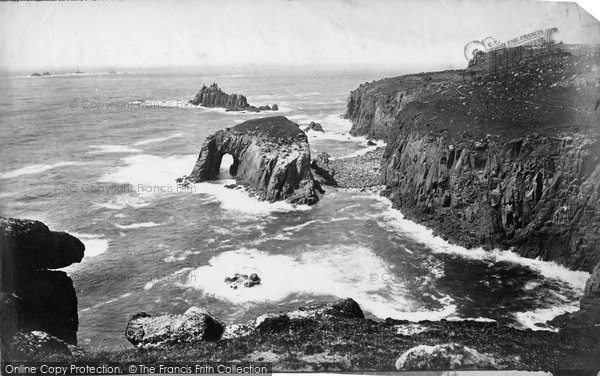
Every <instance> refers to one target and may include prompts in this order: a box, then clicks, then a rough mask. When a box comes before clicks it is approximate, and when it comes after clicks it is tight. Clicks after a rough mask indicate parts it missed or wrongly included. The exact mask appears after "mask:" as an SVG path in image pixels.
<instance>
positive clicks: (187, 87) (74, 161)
mask: <svg viewBox="0 0 600 376" xmlns="http://www.w3.org/2000/svg"><path fill="white" fill-rule="evenodd" d="M401 73H403V72H386V73H383V72H343V73H341V72H335V73H331V72H294V73H282V74H260V73H249V74H221V75H219V74H214V73H211V75H206V74H203V73H202V72H173V73H164V72H161V73H156V72H155V73H125V72H120V73H116V74H108V73H98V74H64V75H55V76H45V77H25V76H12V77H4V78H1V79H0V123H1V127H2V130H1V141H0V142H1V154H0V213H1V214H2V215H3V216H9V217H18V218H29V219H36V220H40V221H42V222H44V223H45V224H46V225H47V226H48V227H49V228H50V229H51V230H54V231H66V232H68V233H70V234H72V235H75V236H77V237H78V238H79V239H81V240H82V241H83V243H84V244H85V246H86V250H85V257H84V258H83V261H82V262H81V263H78V264H74V265H71V266H69V267H67V268H64V269H63V270H64V271H66V272H67V273H68V274H69V276H70V277H71V278H72V279H73V283H74V286H75V290H76V292H77V298H78V310H79V331H78V340H79V344H80V345H81V346H83V347H84V348H93V349H96V350H101V349H104V348H120V347H122V348H129V347H131V345H130V344H129V343H128V342H127V340H126V339H125V335H124V332H125V328H126V325H127V321H128V319H129V318H130V317H131V315H133V314H135V313H138V312H147V313H150V314H152V315H158V314H163V313H171V314H178V313H183V312H184V311H186V310H187V309H188V308H189V307H191V306H198V307H203V308H206V309H207V310H208V311H210V312H211V313H212V314H213V315H214V316H216V317H217V318H219V319H220V320H222V321H224V322H225V323H228V324H229V323H244V322H247V321H250V320H253V319H254V318H255V317H257V316H259V315H262V314H264V313H269V312H279V311H288V310H294V309H297V308H298V307H300V306H303V305H308V304H318V303H328V302H332V301H334V300H336V299H338V298H346V297H351V298H353V299H354V300H356V301H357V302H358V303H359V305H360V306H361V308H362V309H363V311H364V312H365V315H366V316H367V317H369V318H372V319H375V320H382V319H385V318H387V317H391V318H394V319H405V320H411V321H419V320H441V319H446V320H465V319H471V320H480V321H497V322H500V323H503V324H508V325H511V326H514V327H517V328H531V329H533V330H552V329H551V328H548V327H546V326H545V325H544V324H543V323H544V322H545V321H546V320H548V319H550V318H552V317H554V316H556V315H558V314H561V313H564V312H568V311H574V310H577V309H578V299H579V298H580V296H581V295H582V293H583V288H584V285H585V281H586V279H587V277H588V276H589V274H588V273H585V272H580V271H571V270H568V269H567V268H565V267H562V266H560V265H557V264H555V263H553V262H546V261H541V260H534V259H528V258H523V257H520V256H518V255H517V254H515V253H513V252H511V251H501V250H494V251H487V252H486V251H483V250H482V249H465V248H462V247H460V246H456V245H452V244H449V243H448V242H446V241H444V240H442V239H441V238H439V237H436V236H434V235H433V234H432V231H431V230H429V229H427V228H426V227H424V226H422V225H419V224H416V223H414V222H411V221H409V220H407V219H405V218H404V217H403V215H402V213H401V212H400V211H398V210H395V209H393V208H392V206H391V204H390V202H388V200H387V199H385V198H383V197H381V196H379V195H378V194H377V193H374V192H361V191H357V190H344V189H335V188H331V187H327V189H326V193H325V194H323V195H321V199H320V201H319V203H318V204H316V205H314V206H312V207H309V206H303V205H291V204H289V203H285V202H277V203H267V202H261V201H258V200H257V199H256V198H254V197H251V196H250V195H248V194H247V192H245V191H244V190H243V189H242V190H240V189H229V188H227V187H226V186H227V185H229V184H231V183H232V182H233V181H234V180H233V178H232V177H231V176H230V175H229V173H228V166H229V165H230V164H231V160H230V159H229V160H228V159H227V158H224V160H223V164H222V166H221V167H222V169H221V174H220V176H219V179H218V180H216V181H211V182H204V183H200V184H196V185H193V186H191V187H189V188H187V189H182V188H178V186H177V184H176V183H175V179H176V178H178V177H180V176H182V175H184V174H189V173H190V172H191V170H192V168H193V166H194V163H195V161H196V158H197V155H198V153H199V151H200V147H201V145H202V143H203V141H204V139H205V138H206V137H207V136H208V135H210V134H212V133H214V132H215V131H218V130H220V129H223V128H226V127H231V126H233V125H235V124H238V123H241V122H243V121H245V120H248V119H253V118H258V117H264V116H275V115H283V116H286V117H287V118H288V119H290V120H292V121H294V122H296V123H297V124H298V125H299V126H300V127H302V128H304V127H306V126H307V125H308V123H310V122H311V121H315V122H318V123H320V124H321V125H322V127H323V129H324V132H323V133H321V132H314V131H309V132H308V133H307V134H308V138H309V142H310V145H311V151H312V153H313V155H315V153H321V152H327V153H329V154H330V155H331V156H332V157H333V158H344V157H348V156H353V155H357V154H360V153H364V152H366V151H368V150H371V149H373V148H375V147H379V146H381V147H383V146H385V143H384V142H383V141H378V145H377V146H370V147H369V146H367V139H365V138H362V137H352V136H350V135H349V133H348V132H349V130H350V127H351V123H350V122H349V121H348V120H345V119H343V118H342V116H341V115H342V114H343V113H344V112H345V108H346V101H347V98H348V95H349V93H350V91H351V90H353V89H356V88H357V87H358V86H359V85H360V84H361V83H364V82H367V81H372V80H374V79H379V78H383V77H385V76H386V75H387V76H390V75H399V74H401ZM213 82H216V83H217V84H218V85H219V87H221V88H222V89H223V90H224V91H225V92H228V93H240V94H244V95H246V96H247V97H248V101H249V103H250V104H253V105H256V106H258V105H267V104H268V105H272V104H274V103H276V104H278V106H279V111H277V112H262V113H246V112H226V111H224V110H221V109H208V108H203V107H195V106H190V105H188V104H187V101H188V100H189V99H191V98H193V97H194V95H195V93H196V92H197V91H198V90H199V89H200V88H201V87H202V85H203V84H206V85H209V84H211V83H213ZM235 273H243V274H250V273H257V274H258V275H259V277H260V278H261V284H260V285H258V286H255V287H252V288H239V289H232V288H230V287H229V286H227V285H226V284H225V283H224V279H225V278H226V277H228V276H233V275H234V274H235Z"/></svg>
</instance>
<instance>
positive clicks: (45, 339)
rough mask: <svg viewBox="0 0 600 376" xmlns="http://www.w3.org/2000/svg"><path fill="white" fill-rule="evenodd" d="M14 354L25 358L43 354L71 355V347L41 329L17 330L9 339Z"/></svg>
mask: <svg viewBox="0 0 600 376" xmlns="http://www.w3.org/2000/svg"><path fill="white" fill-rule="evenodd" d="M11 351H12V352H13V354H14V355H17V356H23V357H27V358H33V357H39V356H44V355H57V354H62V355H72V352H71V348H70V347H69V345H68V344H67V343H65V342H64V341H62V340H60V339H58V338H56V337H54V336H51V335H50V334H48V333H45V332H42V331H32V332H23V331H20V332H17V333H16V334H15V335H14V336H13V338H12V340H11Z"/></svg>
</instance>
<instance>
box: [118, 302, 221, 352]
mask: <svg viewBox="0 0 600 376" xmlns="http://www.w3.org/2000/svg"><path fill="white" fill-rule="evenodd" d="M224 330H225V325H224V324H223V323H222V322H220V321H219V320H217V319H216V318H215V317H213V316H212V315H211V314H210V313H209V312H208V311H206V310H205V309H202V308H198V307H191V308H189V309H188V310H187V311H185V313H183V314H181V315H163V316H150V315H149V314H147V313H145V312H142V313H138V314H135V315H133V316H132V317H131V319H130V320H129V322H128V323H127V329H126V330H125V337H126V338H127V340H128V341H129V342H131V343H132V344H133V345H134V346H136V347H138V348H153V347H162V346H168V345H173V344H178V343H196V342H200V341H216V340H219V339H220V338H221V335H222V334H223V331H224Z"/></svg>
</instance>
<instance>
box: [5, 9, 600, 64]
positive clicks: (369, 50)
mask: <svg viewBox="0 0 600 376" xmlns="http://www.w3.org/2000/svg"><path fill="white" fill-rule="evenodd" d="M548 27H558V29H559V31H560V33H559V34H557V35H556V39H557V40H562V41H563V42H565V43H583V42H587V43H589V42H594V43H599V42H600V28H599V27H598V21H596V20H595V19H594V18H593V17H591V16H590V15H589V14H588V13H587V12H585V11H584V10H582V9H581V8H579V9H578V8H577V5H575V3H561V2H541V1H522V0H519V1H517V0H495V1H490V0H406V1H392V0H325V1H324V0H320V1H319V0H291V1H290V0H257V1H245V0H221V1H212V0H206V1H203V0H200V1H185V0H184V1H177V2H175V1H164V0H163V1H159V0H150V1H144V2H141V1H123V2H113V1H106V2H104V1H101V2H86V1H83V2H9V3H2V4H0V69H1V70H2V71H9V72H24V73H31V72H34V71H42V70H44V71H45V70H49V71H51V72H60V71H74V70H75V69H76V68H77V66H79V68H80V69H81V70H82V71H86V72H91V71H98V70H101V69H115V70H123V69H129V70H138V69H139V70H144V69H150V70H152V69H167V70H168V69H172V70H177V69H203V68H207V67H219V66H229V67H242V68H243V67H253V68H255V69H268V68H269V67H277V66H290V67H298V68H303V69H313V68H314V69H317V68H332V69H337V68H352V67H370V68H373V69H386V68H390V67H404V69H405V70H407V71H426V70H433V69H451V68H461V67H464V66H465V65H466V60H465V58H464V56H463V48H464V46H465V44H466V43H468V42H469V41H472V40H481V39H483V38H485V37H487V36H493V37H494V38H496V39H497V40H500V41H506V40H509V39H511V38H513V37H515V36H518V35H520V34H524V33H528V32H532V31H535V30H537V29H542V28H548Z"/></svg>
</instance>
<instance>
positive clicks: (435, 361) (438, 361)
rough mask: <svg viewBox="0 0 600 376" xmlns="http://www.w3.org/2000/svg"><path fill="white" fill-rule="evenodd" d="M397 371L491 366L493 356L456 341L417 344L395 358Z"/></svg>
mask: <svg viewBox="0 0 600 376" xmlns="http://www.w3.org/2000/svg"><path fill="white" fill-rule="evenodd" d="M395 365H396V369H397V370H399V371H426V370H449V369H486V368H493V367H494V365H495V360H494V358H492V357H490V356H489V355H485V354H481V353H479V352H477V351H476V350H473V349H471V348H468V347H467V346H463V345H460V344H458V343H445V344H441V345H435V346H427V345H419V346H416V347H413V348H411V349H409V350H408V351H406V352H404V353H403V354H402V355H401V356H400V357H399V358H398V360H396V364H395Z"/></svg>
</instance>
